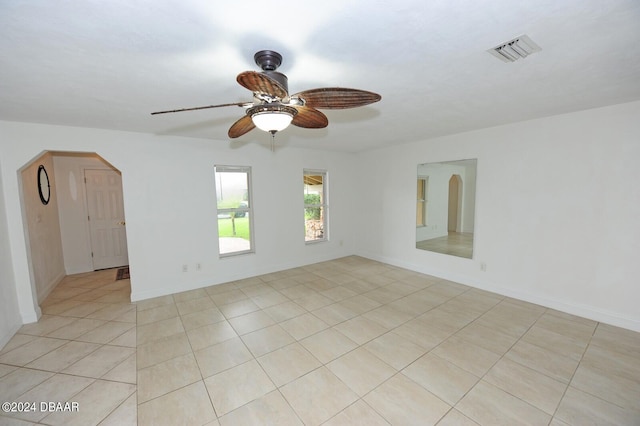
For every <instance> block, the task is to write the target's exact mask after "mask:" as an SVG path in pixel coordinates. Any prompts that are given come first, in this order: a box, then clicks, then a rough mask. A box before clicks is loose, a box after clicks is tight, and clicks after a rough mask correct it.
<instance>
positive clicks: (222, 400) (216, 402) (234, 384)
mask: <svg viewBox="0 0 640 426" xmlns="http://www.w3.org/2000/svg"><path fill="white" fill-rule="evenodd" d="M204 382H205V385H206V386H207V390H208V391H209V395H210V396H211V401H212V402H213V407H214V408H215V410H216V413H217V414H218V416H219V417H220V416H223V415H225V414H227V413H229V412H230V411H233V410H235V409H236V408H239V407H241V406H243V405H244V404H246V403H248V402H251V401H253V400H254V399H258V398H261V397H263V396H264V395H266V394H267V393H269V392H271V391H272V390H274V389H275V385H274V384H273V382H272V381H271V379H269V377H268V376H267V375H266V374H265V372H264V371H263V370H262V368H261V367H260V365H259V364H258V363H257V362H256V361H255V360H251V361H249V362H246V363H244V364H240V365H238V366H236V367H233V368H230V369H229V370H225V371H223V372H221V373H218V374H216V375H215V376H211V377H209V378H207V379H205V381H204Z"/></svg>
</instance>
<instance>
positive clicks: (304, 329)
mask: <svg viewBox="0 0 640 426" xmlns="http://www.w3.org/2000/svg"><path fill="white" fill-rule="evenodd" d="M280 326H281V327H282V328H284V329H285V330H286V331H287V332H288V333H289V334H290V335H291V336H293V337H294V338H295V339H296V340H302V339H304V338H305V337H309V336H311V335H312V334H316V333H317V332H319V331H322V330H325V329H327V328H329V325H328V324H327V323H326V322H324V321H322V320H321V319H320V318H318V317H316V316H315V315H313V314H311V313H306V314H303V315H300V316H297V317H295V318H291V319H289V320H286V321H283V322H281V323H280Z"/></svg>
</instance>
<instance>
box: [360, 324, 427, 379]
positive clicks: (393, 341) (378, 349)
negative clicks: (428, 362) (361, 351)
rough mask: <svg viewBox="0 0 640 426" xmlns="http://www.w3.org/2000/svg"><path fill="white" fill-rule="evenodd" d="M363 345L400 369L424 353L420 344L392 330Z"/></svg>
mask: <svg viewBox="0 0 640 426" xmlns="http://www.w3.org/2000/svg"><path fill="white" fill-rule="evenodd" d="M364 347H365V348H366V349H367V350H368V351H369V352H371V353H372V354H374V355H375V356H377V357H378V358H380V359H381V360H383V361H384V362H386V363H387V364H389V365H390V366H392V367H393V368H395V369H396V370H402V369H403V368H405V367H406V366H407V365H409V364H411V363H412V362H414V361H415V360H416V359H418V358H420V357H421V356H422V355H424V353H425V350H424V349H423V348H422V347H421V346H419V345H416V344H415V343H413V342H412V341H410V340H408V339H406V338H404V337H402V336H400V335H399V334H395V333H393V332H389V333H386V334H383V335H382V336H380V337H378V338H376V339H374V340H371V341H370V342H369V343H367V344H365V345H364Z"/></svg>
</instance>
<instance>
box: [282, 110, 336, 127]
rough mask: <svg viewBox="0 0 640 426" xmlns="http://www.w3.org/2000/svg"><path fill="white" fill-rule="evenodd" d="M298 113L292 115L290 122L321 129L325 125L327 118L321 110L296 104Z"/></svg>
mask: <svg viewBox="0 0 640 426" xmlns="http://www.w3.org/2000/svg"><path fill="white" fill-rule="evenodd" d="M295 108H296V109H297V110H298V114H296V116H295V117H293V121H291V124H293V125H294V126H298V127H304V128H305V129H322V128H324V127H327V125H328V124H329V119H328V118H327V116H326V115H324V114H323V113H322V112H320V111H318V110H317V109H315V108H311V107H309V106H306V105H305V106H297V107H295Z"/></svg>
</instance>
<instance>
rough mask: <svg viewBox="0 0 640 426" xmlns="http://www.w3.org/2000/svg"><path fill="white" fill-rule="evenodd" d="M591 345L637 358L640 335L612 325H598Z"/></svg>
mask: <svg viewBox="0 0 640 426" xmlns="http://www.w3.org/2000/svg"><path fill="white" fill-rule="evenodd" d="M591 344H592V345H594V346H599V347H601V348H606V349H610V350H612V351H614V352H619V353H622V354H626V355H631V356H637V354H638V353H639V352H640V333H638V332H635V331H631V330H625V329H622V328H619V327H614V326H612V325H607V324H598V328H597V329H596V331H595V333H594V334H593V338H592V339H591Z"/></svg>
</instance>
